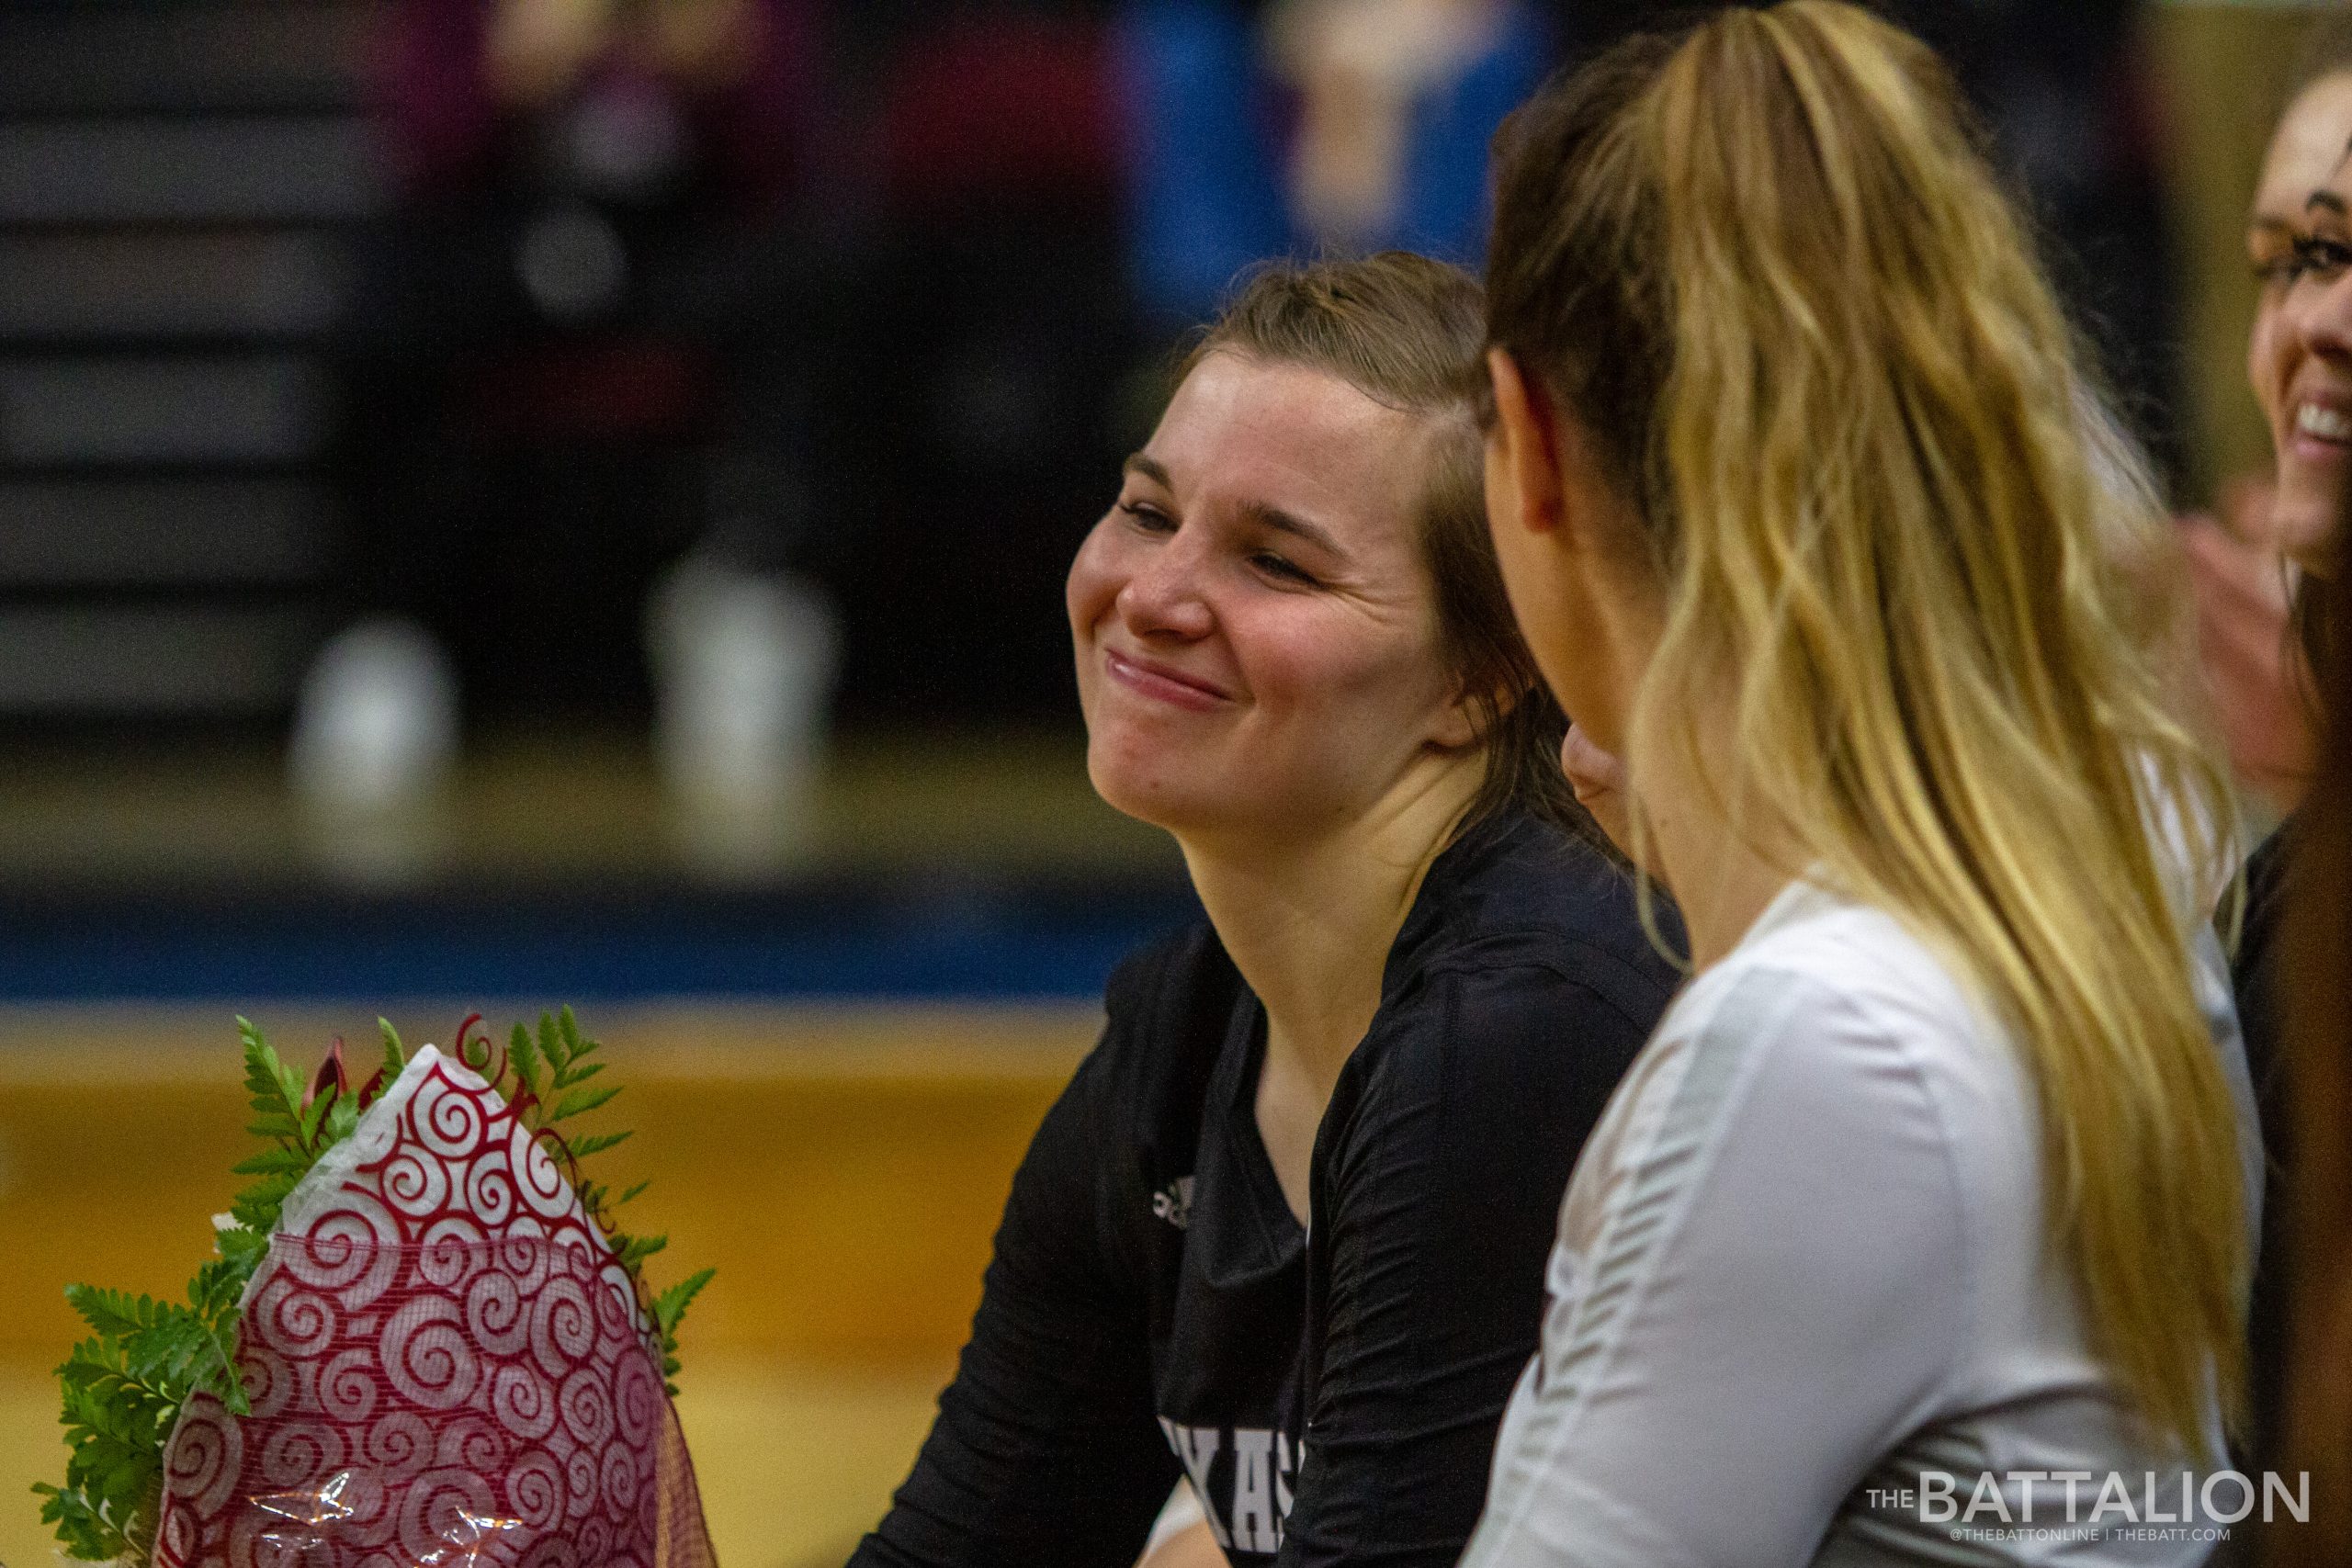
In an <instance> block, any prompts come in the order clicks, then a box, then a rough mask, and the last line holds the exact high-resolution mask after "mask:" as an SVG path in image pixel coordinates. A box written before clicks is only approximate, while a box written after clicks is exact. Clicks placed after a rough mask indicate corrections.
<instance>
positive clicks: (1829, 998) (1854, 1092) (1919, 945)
mask: <svg viewBox="0 0 2352 1568" xmlns="http://www.w3.org/2000/svg"><path fill="white" fill-rule="evenodd" d="M1657 1056H1658V1057H1659V1058H1660V1060H1659V1062H1658V1064H1657V1066H1659V1067H1661V1068H1663V1069H1664V1073H1663V1076H1664V1077H1665V1079H1666V1080H1667V1081H1668V1082H1670V1083H1672V1084H1674V1085H1675V1086H1676V1087H1677V1089H1678V1090H1679V1089H1681V1087H1682V1086H1683V1085H1684V1084H1685V1083H1686V1082H1698V1081H1706V1082H1713V1083H1715V1084H1718V1085H1719V1086H1720V1087H1721V1091H1722V1092H1724V1093H1726V1094H1728V1095H1729V1096H1730V1097H1731V1098H1733V1099H1734V1100H1739V1099H1744V1098H1747V1096H1749V1095H1751V1094H1752V1095H1758V1096H1762V1097H1765V1098H1769V1099H1770V1100H1772V1101H1773V1102H1774V1103H1776V1104H1778V1105H1780V1106H1781V1108H1782V1109H1783V1111H1790V1108H1792V1107H1793V1108H1796V1109H1795V1111H1791V1112H1790V1113H1792V1114H1794V1115H1796V1118H1797V1121H1798V1122H1800V1123H1802V1122H1804V1120H1805V1118H1806V1117H1807V1116H1812V1117H1815V1118H1816V1121H1815V1124H1823V1123H1822V1122H1820V1121H1819V1120H1818V1119H1819V1118H1825V1117H1830V1116H1831V1115H1832V1111H1833V1109H1834V1108H1835V1107H1838V1106H1840V1105H1852V1104H1858V1103H1876V1104H1878V1105H1880V1106H1881V1107H1882V1108H1883V1111H1884V1114H1883V1115H1881V1116H1879V1117H1878V1118H1877V1120H1876V1122H1875V1123H1874V1124H1876V1125H1878V1126H1881V1127H1883V1128H1885V1129H1890V1130H1891V1129H1895V1128H1897V1127H1902V1126H1905V1125H1907V1126H1908V1127H1909V1129H1910V1133H1908V1134H1905V1136H1909V1135H1911V1134H1917V1135H1918V1137H1917V1145H1916V1146H1917V1147H1920V1148H1923V1149H1924V1148H1938V1149H1940V1150H1942V1153H1941V1155H1939V1156H1938V1157H1939V1158H1943V1159H1952V1158H1955V1157H1957V1158H1960V1159H1961V1162H1962V1164H1964V1165H1973V1164H1975V1163H1977V1162H1976V1159H1975V1158H1974V1157H1973V1156H1969V1155H1968V1153H1967V1151H1971V1150H1973V1151H1975V1154H1976V1155H1977V1156H1985V1157H1990V1158H1992V1159H1993V1160H1994V1161H1995V1162H1996V1164H1998V1165H2004V1166H2006V1165H2007V1164H2010V1163H2014V1162H2015V1161H2017V1160H2019V1159H2023V1160H2026V1161H2028V1163H2030V1155H2029V1154H2027V1152H2026V1151H2028V1150H2029V1149H2030V1146H2031V1142H2032V1132H2033V1125H2034V1122H2033V1113H2032V1108H2031V1096H2032V1089H2031V1086H2030V1083H2029V1082H2028V1081H2027V1078H2026V1077H2025V1074H2024V1071H2023V1066H2022V1064H2021V1062H2020V1061H2019V1058H2018V1054H2017V1052H2016V1051H2015V1050H2014V1049H2013V1048H2012V1045H2011V1043H2010V1040H2009V1036H2008V1033H2007V1030H2006V1028H2005V1027H2004V1026H2003V1025H2002V1024H2001V1023H2000V1022H1999V1021H1997V1020H1996V1018H1995V1016H1994V1015H1993V1014H1992V1013H1991V1012H1990V1011H1989V1010H1988V1009H1987V1007H1986V1005H1985V1003H1984V1001H1983V1000H1982V999H1981V998H1979V996H1978V995H1977V993H1976V992H1975V991H1974V989H1973V987H1971V986H1970V985H1969V984H1968V983H1967V982H1966V981H1965V980H1964V979H1963V978H1962V976H1961V975H1960V974H1959V973H1958V971H1957V970H1956V968H1955V966H1954V965H1953V964H1952V963H1951V961H1949V960H1948V959H1947V958H1946V957H1944V956H1943V955H1942V954H1940V953H1938V952H1937V951H1936V950H1935V948H1934V947H1933V946H1932V945H1931V944H1930V943H1928V942H1926V941H1924V940H1923V939H1922V938H1921V937H1919V936H1918V935H1917V933H1915V932H1914V931H1911V930H1910V929H1908V928H1907V927H1906V926H1905V923H1904V922H1903V921H1901V920H1899V919H1896V918H1895V917H1894V916H1893V915H1891V914H1889V913H1888V912H1886V911H1884V910H1882V909H1877V908H1871V907H1869V906H1867V905H1863V904H1860V903H1857V902H1853V901H1851V900H1848V899H1844V898H1840V897H1837V896H1836V895H1834V894H1831V893H1827V892H1825V891H1823V890H1821V889H1819V888H1815V887H1810V886H1804V885H1803V884H1798V885H1795V886H1792V887H1791V888H1790V889H1789V890H1788V891H1786V892H1784V893H1783V894H1782V895H1781V897H1780V898H1778V899H1776V900H1775V901H1774V903H1773V905H1772V906H1771V907H1770V908H1768V909H1767V910H1766V911H1765V912H1764V914H1763V915H1762V916H1761V917H1759V919H1758V921H1757V923H1756V926H1755V928H1752V929H1751V931H1749V933H1748V935H1747V937H1746V938H1745V939H1743V940H1742V942H1740V943H1739V945H1738V946H1737V947H1736V948H1735V949H1734V950H1733V951H1732V952H1731V953H1729V954H1727V955H1726V956H1725V957H1724V959H1723V960H1722V961H1721V962H1720V963H1718V964H1714V965H1713V966H1712V967H1710V968H1709V969H1708V970H1707V971H1706V972H1705V973H1703V974H1702V975H1701V976H1699V977H1698V978H1697V979H1696V980H1695V981H1693V982H1692V984H1691V987H1690V989H1689V990H1688V991H1686V992H1685V993H1684V995H1683V996H1682V997H1681V998H1679V999H1678V1000H1677V1002H1676V1004H1675V1006H1674V1008H1673V1010H1671V1011H1670V1012H1669V1013H1668V1017H1667V1020H1666V1021H1665V1022H1664V1023H1663V1024H1662V1025H1661V1026H1660V1028H1659V1030H1658V1042H1657ZM1654 1091H1655V1086H1654ZM1898 1112H1899V1113H1900V1114H1901V1117H1907V1118H1913V1119H1915V1120H1912V1121H1909V1122H1907V1123H1906V1122H1904V1121H1903V1120H1900V1119H1899V1118H1898V1115H1897V1113H1898Z"/></svg>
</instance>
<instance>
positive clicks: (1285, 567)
mask: <svg viewBox="0 0 2352 1568" xmlns="http://www.w3.org/2000/svg"><path fill="white" fill-rule="evenodd" d="M1250 565H1251V566H1254V567H1256V568H1257V569H1258V570H1260V571H1262V572H1264V573H1265V574H1266V575H1267V576H1268V577H1273V578H1279V579H1281V580H1282V581H1284V582H1295V583H1297V584H1299V585H1300V586H1301V587H1305V588H1318V587H1320V586H1322V581H1321V580H1320V579H1319V578H1317V576H1316V575H1315V574H1314V573H1313V572H1311V571H1308V570H1306V568H1305V567H1302V566H1300V565H1299V564H1298V563H1296V562H1295V561H1293V560H1290V559H1288V558H1285V557H1283V556H1278V555H1276V554H1274V553H1273V552H1272V550H1260V551H1259V552H1258V553H1257V554H1256V555H1253V556H1251V557H1250Z"/></svg>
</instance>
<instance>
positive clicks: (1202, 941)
mask: <svg viewBox="0 0 2352 1568" xmlns="http://www.w3.org/2000/svg"><path fill="white" fill-rule="evenodd" d="M1247 994H1248V992H1247V987H1245V986H1244V985H1243V984H1242V980H1241V976H1240V973H1239V971H1238V970H1237V969H1235V968H1234V966H1233V960H1232V959H1231V958H1229V957H1227V955H1226V952H1225V947H1224V945H1223V944H1222V943H1221V942H1218V941H1217V936H1216V931H1215V930H1214V929H1213V928H1212V927H1211V926H1210V925H1209V923H1208V922H1207V921H1205V920H1202V921H1199V922H1197V923H1195V924H1193V925H1191V926H1187V927H1185V928H1183V929H1182V930H1181V931H1171V932H1170V933H1169V934H1167V935H1166V936H1163V937H1160V938H1159V939H1157V940H1155V941H1153V942H1148V943H1147V944H1146V945H1144V946H1142V947H1139V948H1137V949H1136V951H1134V952H1133V953H1129V954H1127V956H1126V957H1125V959H1123V960H1121V961H1120V963H1119V965H1118V967H1117V968H1115V969H1114V970H1113V971H1112V974H1111V979H1110V983H1109V984H1108V985H1107V986H1106V987H1104V989H1103V1015H1104V1016H1103V1037H1102V1040H1101V1041H1100V1043H1097V1044H1096V1046H1095V1048H1094V1050H1093V1052H1092V1053H1091V1055H1089V1056H1088V1057H1087V1059H1086V1062H1085V1064H1084V1065H1083V1066H1081V1067H1080V1069H1079V1074H1080V1078H1081V1079H1082V1080H1084V1081H1085V1082H1086V1083H1087V1084H1088V1085H1089V1086H1090V1087H1091V1090H1092V1092H1093V1093H1094V1094H1095V1095H1096V1096H1097V1097H1098V1098H1099V1099H1101V1100H1103V1101H1105V1102H1107V1103H1110V1104H1114V1105H1119V1106H1124V1107H1125V1108H1126V1110H1125V1114H1129V1115H1133V1116H1136V1117H1138V1118H1140V1119H1141V1120H1142V1121H1143V1122H1148V1123H1150V1124H1152V1125H1155V1126H1156V1125H1160V1124H1162V1123H1166V1122H1170V1119H1171V1118H1172V1119H1173V1120H1174V1121H1175V1122H1182V1123H1184V1124H1186V1125H1190V1124H1192V1123H1193V1122H1197V1120H1198V1117H1199V1114H1200V1107H1201V1102H1202V1100H1203V1098H1204V1095H1205V1094H1206V1092H1207V1087H1208V1080H1209V1077H1210V1075H1211V1074H1212V1073H1213V1072H1214V1070H1215V1068H1216V1059H1217V1056H1218V1055H1219V1054H1220V1053H1221V1052H1222V1051H1223V1049H1224V1047H1225V1043H1226V1040H1227V1036H1228V1035H1229V1034H1230V1032H1231V1031H1232V1028H1233V1022H1234V1014H1235V1010H1236V1008H1237V1007H1238V1006H1239V1005H1240V1003H1241V1001H1242V999H1243V998H1244V997H1245V996H1246V995H1247Z"/></svg>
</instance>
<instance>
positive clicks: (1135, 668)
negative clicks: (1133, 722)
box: [1103, 648, 1226, 713]
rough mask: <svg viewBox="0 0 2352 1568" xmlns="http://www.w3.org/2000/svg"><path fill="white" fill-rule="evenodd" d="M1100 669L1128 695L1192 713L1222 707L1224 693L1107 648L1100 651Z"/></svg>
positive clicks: (1205, 684) (1224, 699) (1162, 667)
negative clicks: (1138, 696)
mask: <svg viewBox="0 0 2352 1568" xmlns="http://www.w3.org/2000/svg"><path fill="white" fill-rule="evenodd" d="M1103 670H1104V671H1106V672H1107V673H1108V674H1109V675H1110V677H1111V679H1113V680H1114V681H1116V682H1119V684H1121V685H1122V686H1125V687H1126V688H1127V689H1128V690H1129V691H1131V692H1135V693H1136V694H1140V695H1143V696H1147V697H1152V698H1156V699H1158V700H1159V701H1160V702H1163V703H1168V704H1170V705H1173V706H1176V707H1180V708H1186V709H1189V710H1191V711H1192V712H1193V713H1207V712H1208V711H1210V710H1211V709H1213V708H1218V707H1222V706H1224V705H1225V702H1226V696H1225V694H1224V693H1222V692H1220V691H1217V690H1216V688H1214V687H1212V686H1210V685H1208V684H1207V683H1206V682H1199V681H1194V680H1193V679H1191V678H1190V677H1187V676H1182V675H1179V674H1177V673H1176V672H1175V671H1171V670H1169V669H1167V668H1165V667H1164V666H1160V665H1152V664H1146V663H1143V662H1142V661H1140V660H1134V659H1130V658H1127V657H1126V656H1125V655H1124V654H1120V653H1116V652H1114V651H1113V650H1112V649H1107V648H1106V649H1103Z"/></svg>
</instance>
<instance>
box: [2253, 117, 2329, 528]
mask: <svg viewBox="0 0 2352 1568" xmlns="http://www.w3.org/2000/svg"><path fill="white" fill-rule="evenodd" d="M2347 138H2352V73H2341V74H2337V75H2334V76H2327V77H2323V78H2322V79H2321V80H2320V81H2318V82H2316V83H2313V84H2312V85H2311V86H2310V87H2309V88H2307V89H2305V90H2304V92H2303V93H2302V94H2301V96H2299V97H2297V98H2296V99H2295V101H2294V102H2293V103H2292V104H2290V105H2289V106H2288V108H2287V112H2286V113H2285V114H2284V115H2282V116H2281V117H2279V120H2278V130H2277V132H2276V133H2275V134H2274V135H2273V136H2272V137H2271V141H2270V151H2269V153H2268V155H2267V157H2266V158H2265V159H2264V161H2263V166H2262V179H2261V183H2260V185H2259V186H2257V187H2256V191H2255V197H2254V209H2253V211H2252V213H2251V214H2250V215H2249V217H2248V219H2247V223H2246V251H2247V255H2248V259H2249V260H2251V261H2252V262H2253V264H2254V267H2255V272H2256V276H2258V277H2259V278H2260V279H2261V283H2262V293H2261V296H2260V298H2259V299H2258V301H2257V303H2256V308H2255V318H2254V330H2253V332H2252V333H2251V334H2250V335H2249V338H2248V341H2247V345H2246V372H2247V375H2248V377H2249V378H2250V379H2251V380H2252V381H2253V383H2254V391H2255V396H2256V399H2257V400H2259V401H2260V402H2261V404H2262V412H2263V414H2264V415H2265V417H2266V418H2267V420H2268V421H2269V424H2270V438H2271V443H2272V446H2273V448H2274V450H2275V451H2276V453H2277V456H2278V491H2277V498H2276V500H2275V502H2273V512H2272V515H2271V517H2270V518H2269V519H2268V520H2267V521H2268V525H2269V527H2270V529H2271V532H2272V535H2273V537H2274V538H2275V541H2276V542H2277V543H2278V545H2279V546H2280V547H2283V548H2284V549H2286V550H2287V551H2288V553H2289V554H2290V555H2295V556H2299V557H2303V558H2310V556H2311V555H2312V552H2313V550H2314V548H2315V547H2316V546H2317V545H2318V544H2319V543H2320V542H2321V541H2323V540H2324V539H2325V538H2326V537H2327V536H2328V535H2329V533H2330V532H2331V530H2332V529H2333V528H2334V526H2335V517H2336V514H2337V513H2338V511H2339V510H2340V509H2341V508H2342V506H2343V504H2344V502H2345V499H2346V488H2347V485H2352V333H2347V331H2346V322H2345V321H2344V320H2343V316H2344V310H2343V309H2342V304H2343V302H2342V301H2341V300H2332V299H2328V298H2327V296H2328V295H2330V294H2334V293H2337V292H2340V290H2337V289H2335V288H2333V287H2332V285H2333V283H2334V279H2332V278H2330V277H2324V276H2313V275H2307V274H2306V272H2305V271H2304V263H2305V261H2306V259H2307V257H2308V255H2309V254H2311V247H2310V246H2309V244H2308V242H2309V241H2310V240H2311V239H2312V237H2314V235H2315V233H2316V235H2317V237H2318V238H2320V239H2321V240H2322V241H2324V245H2323V247H2322V250H2323V252H2324V250H2325V248H2326V247H2327V246H2333V247H2335V249H2336V250H2338V251H2341V250H2342V248H2343V245H2344V242H2345V240H2346V219H2345V216H2344V215H2343V214H2341V213H2339V212H2335V211H2334V210H2332V209H2330V208H2329V207H2328V205H2327V202H2326V200H2325V199H2324V198H2323V200H2322V201H2321V203H2320V204H2319V205H2317V206H2314V205H2312V195H2313V193H2314V192H2321V191H2324V190H2325V189H2326V187H2327V186H2329V185H2330V182H2331V181H2332V180H2334V179H2335V178H2336V177H2337V171H2338V167H2339V165H2341V164H2343V162H2344V155H2345V147H2346V140H2347ZM2299 243H2300V244H2299ZM2331 307H2333V308H2331Z"/></svg>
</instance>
